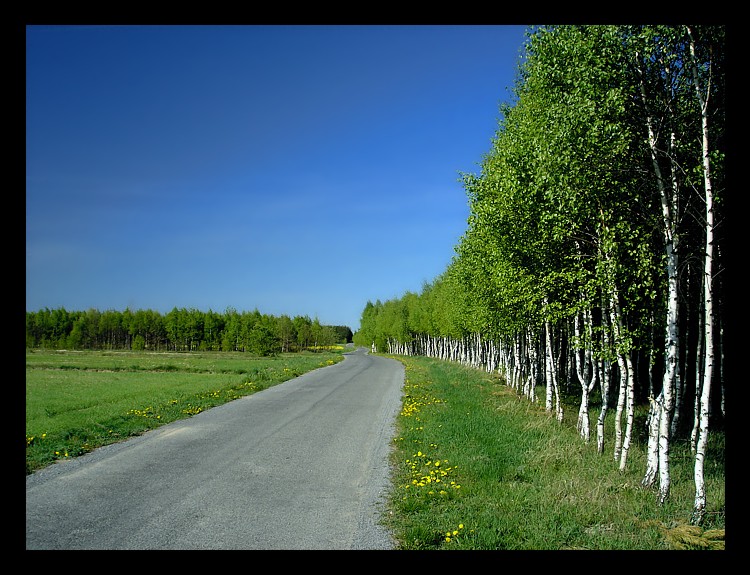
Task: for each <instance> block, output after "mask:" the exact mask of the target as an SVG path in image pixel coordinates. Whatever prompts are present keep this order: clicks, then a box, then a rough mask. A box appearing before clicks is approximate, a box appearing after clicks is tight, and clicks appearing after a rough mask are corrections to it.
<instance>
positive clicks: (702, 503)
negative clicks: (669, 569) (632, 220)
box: [687, 27, 714, 525]
mask: <svg viewBox="0 0 750 575" xmlns="http://www.w3.org/2000/svg"><path fill="white" fill-rule="evenodd" d="M687 33H688V37H689V38H690V56H691V70H692V73H693V84H694V86H695V93H696V96H697V98H698V103H699V104H700V110H701V128H702V135H703V140H702V150H703V185H704V187H705V192H706V260H705V265H704V270H703V284H704V285H703V289H704V314H705V315H704V318H705V319H704V326H703V329H704V330H705V331H704V340H703V345H704V347H705V361H704V368H703V369H704V371H703V386H702V387H703V389H702V390H701V403H700V426H699V434H698V442H697V444H696V450H695V502H694V504H693V517H692V521H693V523H694V524H697V525H700V524H701V523H702V522H703V518H704V516H705V513H706V485H705V482H704V478H703V462H704V458H705V455H706V447H707V445H708V423H709V422H708V418H709V402H710V396H711V380H712V378H713V365H714V341H713V325H714V312H713V281H712V280H713V278H712V275H713V252H714V205H713V188H712V184H711V162H710V158H709V143H708V133H709V130H708V100H709V95H710V92H709V90H708V89H707V90H706V91H705V93H706V96H705V98H704V96H703V90H702V89H701V85H700V82H699V78H698V69H697V65H696V55H695V41H694V39H693V36H692V32H691V30H690V28H689V27H688V28H687ZM709 85H710V84H709Z"/></svg>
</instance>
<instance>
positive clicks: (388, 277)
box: [26, 25, 526, 331]
mask: <svg viewBox="0 0 750 575" xmlns="http://www.w3.org/2000/svg"><path fill="white" fill-rule="evenodd" d="M525 29H526V27H525V26H516V25H497V26H483V25H482V26H480V25H466V26H463V25H443V26H432V25H382V26H374V25H332V26H319V25H301V26H282V25H265V26H208V25H196V26H160V25H148V26H140V25H128V26H73V25H62V26H41V25H40V26H28V27H27V28H26V309H27V311H37V310H39V309H43V308H45V307H48V308H50V309H55V308H60V307H64V308H66V309H68V310H76V311H79V310H87V309H89V308H96V309H98V310H100V311H105V310H120V311H122V310H124V309H125V308H128V307H129V308H130V309H131V310H137V309H151V310H156V311H159V312H160V313H167V312H169V311H170V310H171V309H172V308H173V307H178V308H182V307H184V308H195V309H199V310H202V311H208V310H209V309H210V310H213V311H216V312H224V311H226V309H227V308H230V307H231V308H234V309H236V310H237V311H240V312H242V311H252V310H254V309H258V310H259V311H260V312H261V313H266V314H271V315H275V316H279V315H282V314H286V315H289V316H291V317H294V316H297V315H307V316H309V317H310V318H312V319H314V318H316V317H317V318H318V319H319V320H320V322H321V323H323V324H326V325H346V326H349V327H351V328H352V330H354V331H356V330H357V329H358V327H359V320H360V317H361V313H362V309H363V308H364V306H365V304H366V303H367V301H368V300H369V301H372V302H375V301H376V300H378V299H379V300H381V301H385V300H388V299H392V298H398V297H401V296H402V295H403V294H404V293H405V292H406V291H413V292H417V293H419V292H420V291H421V289H422V286H423V285H424V283H425V282H429V281H432V280H433V279H435V278H436V277H437V276H438V275H440V274H441V273H442V272H443V271H445V269H446V267H447V265H448V264H449V263H450V261H451V258H452V257H453V255H454V253H455V252H454V248H455V246H456V245H457V243H458V241H459V238H460V237H461V235H462V234H463V233H464V231H465V230H466V220H467V217H468V201H467V197H466V192H465V190H464V188H463V186H462V185H461V183H460V173H461V172H473V173H477V172H478V171H479V166H480V163H481V160H482V157H483V155H484V154H486V153H487V152H489V150H490V146H491V140H492V138H493V136H494V134H495V132H496V130H497V128H498V121H499V118H500V112H499V105H500V103H501V102H509V101H510V98H511V91H510V90H511V88H512V86H513V83H514V81H515V75H516V71H517V65H518V58H519V55H520V50H521V47H522V44H523V41H524V31H525Z"/></svg>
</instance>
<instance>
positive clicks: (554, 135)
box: [354, 25, 727, 523]
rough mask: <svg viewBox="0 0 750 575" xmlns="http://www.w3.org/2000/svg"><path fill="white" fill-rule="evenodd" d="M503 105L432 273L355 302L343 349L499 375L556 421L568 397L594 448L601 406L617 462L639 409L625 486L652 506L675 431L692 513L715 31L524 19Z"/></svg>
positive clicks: (699, 425)
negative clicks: (453, 233) (356, 311)
mask: <svg viewBox="0 0 750 575" xmlns="http://www.w3.org/2000/svg"><path fill="white" fill-rule="evenodd" d="M513 98H514V101H513V102H512V103H506V104H503V105H502V106H501V110H500V111H501V116H502V118H501V120H500V122H499V127H498V130H497V132H496V134H495V137H494V138H493V141H492V145H491V149H490V151H489V153H487V154H486V156H485V157H484V158H483V160H482V163H481V172H480V173H479V174H463V175H462V181H463V185H464V187H465V190H466V193H467V196H468V199H469V206H470V214H469V218H468V223H467V229H466V232H465V233H464V235H463V236H462V237H461V239H460V241H459V243H458V245H457V246H456V248H455V252H456V253H455V255H454V257H453V260H452V261H451V263H450V265H449V266H448V267H447V269H446V270H445V271H444V273H443V274H441V275H440V276H439V277H437V278H435V279H434V280H433V281H432V282H431V283H428V284H427V285H425V286H424V287H423V289H422V291H421V293H406V294H404V296H403V297H401V298H397V299H393V300H389V301H386V302H380V301H377V302H375V303H374V304H373V303H372V302H367V305H366V306H365V308H364V310H363V312H362V317H361V328H360V330H359V331H358V332H357V334H355V337H354V341H355V342H356V343H358V344H360V345H367V346H371V345H372V346H374V347H375V348H376V349H377V350H380V351H386V352H388V353H400V354H421V355H428V356H434V357H441V358H444V359H449V360H455V361H461V362H464V363H467V364H471V365H474V366H476V367H480V368H483V369H487V370H490V371H496V372H499V373H500V374H502V375H503V376H504V377H505V379H506V381H507V383H508V385H511V386H513V387H514V388H515V389H516V390H517V391H518V392H519V393H520V394H523V395H524V396H526V397H528V398H529V399H530V400H532V401H537V400H538V401H543V402H544V405H545V407H546V409H547V410H548V411H550V412H551V413H553V414H554V415H555V416H556V417H557V418H558V419H559V420H562V418H563V402H562V401H561V396H562V395H563V394H575V395H576V396H577V397H579V398H580V407H579V409H578V414H577V420H578V428H579V430H580V433H581V437H582V439H583V440H584V441H589V440H590V437H592V436H595V437H596V443H597V448H598V449H599V451H601V452H604V451H605V437H604V431H603V430H604V421H605V418H606V417H608V416H609V414H610V413H613V416H614V417H615V437H614V439H613V441H612V450H611V454H612V455H613V457H614V460H615V463H616V465H617V467H618V468H619V469H624V468H625V466H626V464H627V456H628V450H629V448H630V445H631V442H632V439H633V436H634V434H635V433H636V432H637V430H634V421H635V417H634V414H635V407H636V405H639V404H643V405H648V409H649V415H648V420H647V433H648V446H647V449H648V466H647V469H646V470H644V477H643V481H642V484H643V486H644V487H646V488H649V487H652V486H653V487H655V488H656V487H658V489H657V492H658V498H659V501H660V502H664V501H665V500H666V499H667V498H668V496H669V486H670V481H671V477H670V473H669V456H670V445H671V443H672V442H673V441H675V440H676V439H678V438H685V439H687V440H689V441H690V445H691V448H692V450H693V453H694V455H695V483H696V498H695V505H694V510H693V520H694V522H695V523H701V522H702V520H703V517H704V514H705V510H706V493H705V485H704V480H703V467H702V466H703V460H704V457H705V453H706V449H707V445H708V434H709V429H710V427H713V428H716V427H717V426H720V425H722V423H723V419H724V416H725V402H724V386H725V378H724V373H725V370H724V368H723V357H724V356H723V337H722V334H723V328H724V325H725V312H726V308H725V307H724V301H725V297H724V286H723V283H722V277H723V276H722V271H723V269H724V266H725V261H724V258H723V257H722V254H723V250H724V249H725V245H726V237H725V228H724V226H723V221H724V198H725V196H726V189H725V185H726V181H725V166H724V163H725V162H724V156H725V153H726V147H727V142H726V138H725V134H726V126H725V120H726V118H725V103H724V102H725V38H724V29H723V27H719V26H585V25H584V26H551V27H537V28H533V29H530V30H529V32H528V34H527V41H526V44H525V46H524V54H523V59H522V60H521V61H520V62H519V66H518V74H517V79H516V84H515V88H514V94H513ZM538 390H543V391H542V392H541V393H542V394H543V396H542V397H538V395H537V394H538V393H539V392H538ZM592 401H593V402H595V403H596V405H597V416H596V421H595V422H591V421H590V413H592ZM709 423H710V425H709ZM592 424H593V425H594V426H595V430H596V431H595V433H593V432H592Z"/></svg>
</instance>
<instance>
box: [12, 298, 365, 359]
mask: <svg viewBox="0 0 750 575" xmlns="http://www.w3.org/2000/svg"><path fill="white" fill-rule="evenodd" d="M352 336H353V334H352V330H351V329H350V328H349V327H347V326H332V325H322V324H321V323H320V321H319V320H318V318H315V319H310V318H309V317H308V316H295V317H293V318H292V317H290V316H288V315H281V316H278V317H276V316H273V315H267V314H262V313H260V312H259V311H258V310H255V311H252V312H238V311H236V310H234V309H232V308H229V309H227V311H226V312H224V313H217V312H214V311H211V310H209V311H206V312H204V311H200V310H197V309H185V308H180V309H178V308H176V307H175V308H173V309H172V311H170V312H169V313H167V314H165V315H162V314H160V313H159V312H157V311H153V310H137V311H131V310H130V309H126V310H125V311H114V310H107V311H99V310H96V309H89V310H87V311H67V310H66V309H65V308H59V309H52V310H51V309H48V308H45V309H42V310H39V311H36V312H33V311H32V312H30V311H27V312H26V348H27V349H29V348H53V349H75V350H153V351H243V352H250V353H254V354H258V355H263V356H267V355H274V354H277V353H281V352H292V351H302V350H306V349H317V348H319V347H322V346H329V345H333V344H336V343H349V342H351V341H352Z"/></svg>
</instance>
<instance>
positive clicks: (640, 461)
mask: <svg viewBox="0 0 750 575" xmlns="http://www.w3.org/2000/svg"><path fill="white" fill-rule="evenodd" d="M393 358H394V359H397V360H399V361H401V362H402V363H403V364H404V365H405V368H406V380H405V389H404V404H403V409H402V411H401V414H400V415H399V417H398V420H397V422H398V423H397V430H398V431H397V437H396V438H395V440H394V442H395V446H394V450H393V453H392V464H393V473H394V485H393V490H392V493H391V495H390V497H389V502H390V514H389V515H388V518H387V519H386V523H387V525H388V527H389V528H390V529H391V530H392V531H393V533H394V535H395V537H396V540H397V541H398V546H399V549H402V550H438V549H440V550H469V549H470V550H497V549H503V550H564V549H571V550H572V549H590V550H664V549H723V548H724V507H725V503H724V498H725V490H724V450H723V445H724V436H723V434H714V435H712V436H710V438H709V439H710V444H709V457H708V460H707V461H706V464H705V477H706V488H707V495H708V507H709V513H708V514H707V522H706V524H705V525H704V526H703V528H696V527H691V526H690V525H689V520H690V513H691V510H692V503H693V498H694V496H695V493H694V483H693V458H692V456H691V455H690V453H689V452H688V450H687V448H686V446H685V445H681V444H679V443H678V444H675V445H674V446H673V449H672V455H671V476H672V487H671V495H670V499H669V500H668V502H667V503H666V504H665V505H663V506H659V505H658V503H657V501H656V493H655V491H653V490H648V489H644V488H641V487H640V481H641V479H642V476H643V474H644V472H645V469H646V467H645V464H646V462H645V449H644V445H642V444H641V443H639V440H638V438H636V441H635V442H634V444H633V445H632V446H631V450H630V455H629V459H628V465H627V468H626V470H625V471H623V472H620V471H619V470H618V466H617V464H616V463H615V461H614V457H613V453H612V447H611V446H612V441H611V439H610V441H609V446H610V447H609V451H607V447H606V446H605V453H604V454H598V453H597V452H596V446H595V441H592V442H591V443H589V444H585V443H584V442H583V440H582V439H581V438H580V436H579V435H578V433H577V431H576V429H575V419H576V418H577V406H574V405H568V406H566V409H567V413H568V414H569V415H568V416H567V417H566V420H565V421H563V422H562V423H559V422H557V421H556V420H555V418H554V416H553V415H551V414H548V413H546V412H545V410H544V406H543V405H538V404H532V403H530V402H529V401H528V400H527V399H524V398H521V397H519V396H518V395H517V394H516V393H515V392H513V391H512V390H511V389H510V388H509V387H507V386H505V385H503V384H502V382H501V380H500V379H499V378H498V377H497V376H495V375H490V374H487V373H484V372H482V371H478V370H475V369H471V368H468V367H464V366H461V365H458V364H452V363H448V362H442V361H439V360H435V359H431V358H423V357H397V356H393ZM541 396H542V397H544V395H543V393H542V395H541ZM594 417H595V416H594ZM608 418H609V424H608V425H609V426H610V427H611V426H612V425H613V424H612V420H613V418H614V413H613V412H612V414H611V415H610V416H608ZM570 419H572V421H569V420H570ZM608 437H610V438H611V437H612V434H611V433H610V435H609V436H608Z"/></svg>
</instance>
